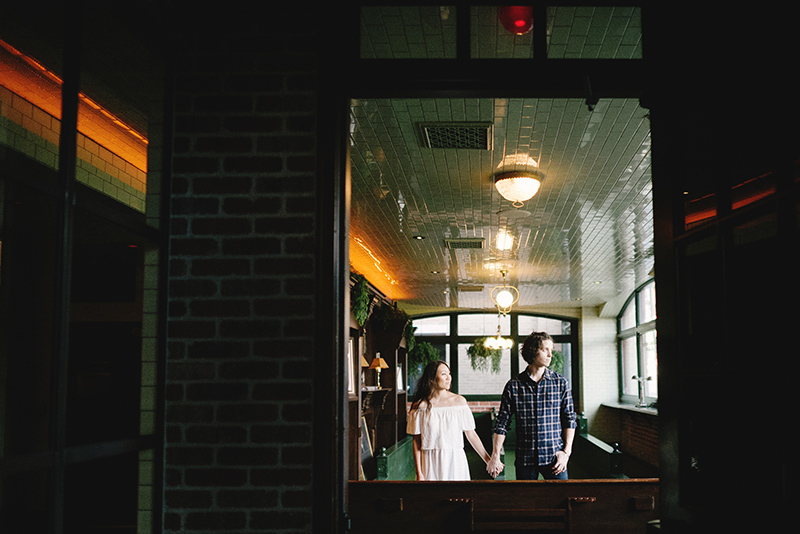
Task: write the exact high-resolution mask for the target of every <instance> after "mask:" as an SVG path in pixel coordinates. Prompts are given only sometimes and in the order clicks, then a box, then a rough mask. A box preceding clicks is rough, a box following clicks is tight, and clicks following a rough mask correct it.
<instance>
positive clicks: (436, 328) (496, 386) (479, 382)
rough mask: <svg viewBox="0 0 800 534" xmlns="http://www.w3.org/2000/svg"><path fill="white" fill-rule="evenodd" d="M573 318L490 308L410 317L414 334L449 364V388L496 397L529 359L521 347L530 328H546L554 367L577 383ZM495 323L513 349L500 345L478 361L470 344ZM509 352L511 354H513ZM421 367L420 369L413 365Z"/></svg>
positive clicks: (473, 396) (475, 397)
mask: <svg viewBox="0 0 800 534" xmlns="http://www.w3.org/2000/svg"><path fill="white" fill-rule="evenodd" d="M574 323H576V321H575V320H574V319H566V318H560V317H546V316H541V315H531V314H525V313H510V314H508V315H505V316H498V315H497V314H491V313H460V314H459V313H453V314H446V315H436V316H429V317H421V318H416V319H414V320H413V326H414V327H415V331H414V334H415V337H416V339H417V340H418V341H419V342H428V343H430V344H431V345H433V347H434V348H436V349H437V350H438V351H439V354H440V355H441V357H442V359H444V360H445V361H446V362H447V363H448V364H449V365H450V368H451V371H452V375H453V385H452V388H453V391H456V392H458V393H459V394H461V395H464V396H465V397H467V399H468V400H471V401H481V400H499V399H500V395H501V394H502V392H503V386H505V384H506V382H507V381H508V380H509V379H510V378H511V377H513V376H516V375H517V374H518V373H520V372H521V371H522V370H524V369H525V366H526V365H527V364H526V363H525V361H524V360H523V359H522V357H521V356H520V349H521V348H522V344H523V343H524V342H525V339H526V338H527V337H528V335H529V334H530V333H531V332H534V331H538V332H542V331H544V332H547V333H548V334H550V335H551V336H552V337H553V341H554V354H555V357H554V361H553V365H552V367H553V369H554V370H556V371H558V372H559V373H561V374H563V375H564V376H565V377H566V378H567V379H568V380H569V381H570V383H571V384H572V387H573V389H575V381H576V378H575V376H574V375H573V368H575V369H577V365H575V364H573V361H574V360H575V359H576V358H577V346H578V344H577V339H575V337H574V336H575V335H577V334H576V333H577V326H576V325H575V324H574ZM498 326H499V328H500V334H501V335H502V336H503V337H504V338H510V339H512V340H513V341H514V345H513V346H512V348H511V349H504V350H502V353H501V356H500V358H499V359H498V360H497V361H496V362H492V361H491V358H489V359H486V360H484V361H481V360H480V359H476V358H475V357H471V356H470V350H469V349H470V347H471V346H472V345H473V344H476V343H477V344H482V342H483V340H484V339H485V338H486V337H494V336H496V335H497V331H498ZM512 354H513V355H514V357H513V358H512V357H511V356H512ZM411 366H412V363H411V361H409V373H408V379H409V391H411V392H412V393H413V391H414V390H415V374H416V373H415V369H413V368H411ZM416 371H419V370H416Z"/></svg>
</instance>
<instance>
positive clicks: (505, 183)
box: [494, 170, 544, 208]
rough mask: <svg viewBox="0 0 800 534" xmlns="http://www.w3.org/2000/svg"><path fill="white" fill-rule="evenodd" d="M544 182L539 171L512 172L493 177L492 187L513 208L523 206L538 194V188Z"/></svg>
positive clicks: (542, 175)
mask: <svg viewBox="0 0 800 534" xmlns="http://www.w3.org/2000/svg"><path fill="white" fill-rule="evenodd" d="M542 180H544V174H542V173H540V172H539V171H533V170H530V171H512V172H504V173H501V174H498V175H497V176H495V177H494V186H495V188H496V189H497V192H498V193H500V196H502V197H503V198H504V199H506V200H508V201H509V202H511V203H512V205H513V206H514V207H515V208H521V207H522V206H524V202H525V201H526V200H530V199H532V198H533V196H534V195H535V194H536V193H537V192H539V187H541V185H542Z"/></svg>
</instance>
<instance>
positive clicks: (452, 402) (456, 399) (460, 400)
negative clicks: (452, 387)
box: [447, 393, 467, 406]
mask: <svg viewBox="0 0 800 534" xmlns="http://www.w3.org/2000/svg"><path fill="white" fill-rule="evenodd" d="M466 405H467V399H466V398H465V397H463V396H462V395H459V394H458V393H450V396H449V397H448V398H447V406H466Z"/></svg>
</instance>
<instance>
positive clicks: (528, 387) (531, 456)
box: [494, 369, 578, 465]
mask: <svg viewBox="0 0 800 534" xmlns="http://www.w3.org/2000/svg"><path fill="white" fill-rule="evenodd" d="M512 415H514V416H515V417H516V433H517V446H516V463H518V464H520V465H549V464H551V463H552V462H553V460H554V459H555V455H556V452H558V451H560V450H562V449H563V448H564V439H563V430H564V429H566V428H576V427H577V426H578V421H577V416H576V415H575V408H574V406H573V405H572V391H571V390H570V387H569V383H568V382H567V379H566V378H564V377H563V376H561V375H560V374H558V373H556V372H555V371H551V370H550V369H545V370H544V375H543V376H542V379H541V380H539V382H538V383H536V382H534V381H533V380H532V379H531V377H530V375H529V374H528V370H527V369H526V370H525V371H523V372H522V373H520V374H519V376H517V377H516V378H512V379H511V380H509V381H508V383H506V387H505V388H504V389H503V398H502V400H501V401H500V412H499V413H498V414H497V419H496V421H495V427H494V432H495V434H506V433H507V432H508V425H509V424H510V422H511V416H512Z"/></svg>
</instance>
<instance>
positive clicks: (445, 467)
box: [406, 404, 475, 480]
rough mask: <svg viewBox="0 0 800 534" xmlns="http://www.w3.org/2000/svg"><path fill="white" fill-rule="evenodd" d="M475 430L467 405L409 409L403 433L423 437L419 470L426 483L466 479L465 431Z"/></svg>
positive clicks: (467, 473) (467, 465)
mask: <svg viewBox="0 0 800 534" xmlns="http://www.w3.org/2000/svg"><path fill="white" fill-rule="evenodd" d="M474 429H475V418H474V417H473V415H472V412H471V411H470V409H469V407H468V406H467V405H463V404H462V405H460V406H443V407H432V408H430V409H428V410H411V411H410V412H409V414H408V424H407V428H406V432H407V433H408V434H411V435H418V434H421V435H422V447H421V454H420V463H421V466H420V469H421V471H422V473H423V475H424V476H425V480H469V479H470V476H469V464H468V462H467V455H466V453H465V452H464V431H465V430H474Z"/></svg>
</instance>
